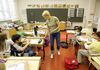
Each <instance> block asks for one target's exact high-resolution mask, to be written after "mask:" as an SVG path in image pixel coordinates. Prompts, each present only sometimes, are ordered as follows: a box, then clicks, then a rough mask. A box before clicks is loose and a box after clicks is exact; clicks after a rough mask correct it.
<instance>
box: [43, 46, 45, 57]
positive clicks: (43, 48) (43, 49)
mask: <svg viewBox="0 0 100 70" xmlns="http://www.w3.org/2000/svg"><path fill="white" fill-rule="evenodd" d="M44 58H45V46H44V45H43V59H44Z"/></svg>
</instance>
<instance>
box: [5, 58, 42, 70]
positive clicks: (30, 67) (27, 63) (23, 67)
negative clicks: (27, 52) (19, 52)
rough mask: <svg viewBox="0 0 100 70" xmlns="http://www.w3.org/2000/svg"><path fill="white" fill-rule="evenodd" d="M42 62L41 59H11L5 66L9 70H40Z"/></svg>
mask: <svg viewBox="0 0 100 70" xmlns="http://www.w3.org/2000/svg"><path fill="white" fill-rule="evenodd" d="M40 60H41V57H10V58H8V59H7V62H6V63H5V65H6V69H7V70H39V67H40ZM15 61H16V62H15Z"/></svg>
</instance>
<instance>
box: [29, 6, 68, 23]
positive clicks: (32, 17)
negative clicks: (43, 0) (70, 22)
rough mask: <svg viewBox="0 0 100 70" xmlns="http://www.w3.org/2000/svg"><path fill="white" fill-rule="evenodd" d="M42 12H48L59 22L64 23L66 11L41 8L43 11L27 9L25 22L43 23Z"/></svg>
mask: <svg viewBox="0 0 100 70" xmlns="http://www.w3.org/2000/svg"><path fill="white" fill-rule="evenodd" d="M44 10H48V11H49V12H50V13H51V15H52V16H56V17H58V18H59V20H60V21H66V20H67V16H68V9H63V8H60V9H59V8H45V9H44V8H43V9H40V8H38V9H27V20H28V22H31V21H39V22H44V21H45V20H44V18H43V17H42V13H43V11H44Z"/></svg>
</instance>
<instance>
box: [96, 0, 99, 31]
mask: <svg viewBox="0 0 100 70" xmlns="http://www.w3.org/2000/svg"><path fill="white" fill-rule="evenodd" d="M95 18H96V19H97V20H98V21H97V31H100V0H97V1H96V12H95Z"/></svg>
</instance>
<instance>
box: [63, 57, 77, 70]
mask: <svg viewBox="0 0 100 70" xmlns="http://www.w3.org/2000/svg"><path fill="white" fill-rule="evenodd" d="M64 62H65V68H66V69H71V70H73V69H78V67H79V65H78V61H77V59H75V58H68V57H66V58H65V60H64Z"/></svg>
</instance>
